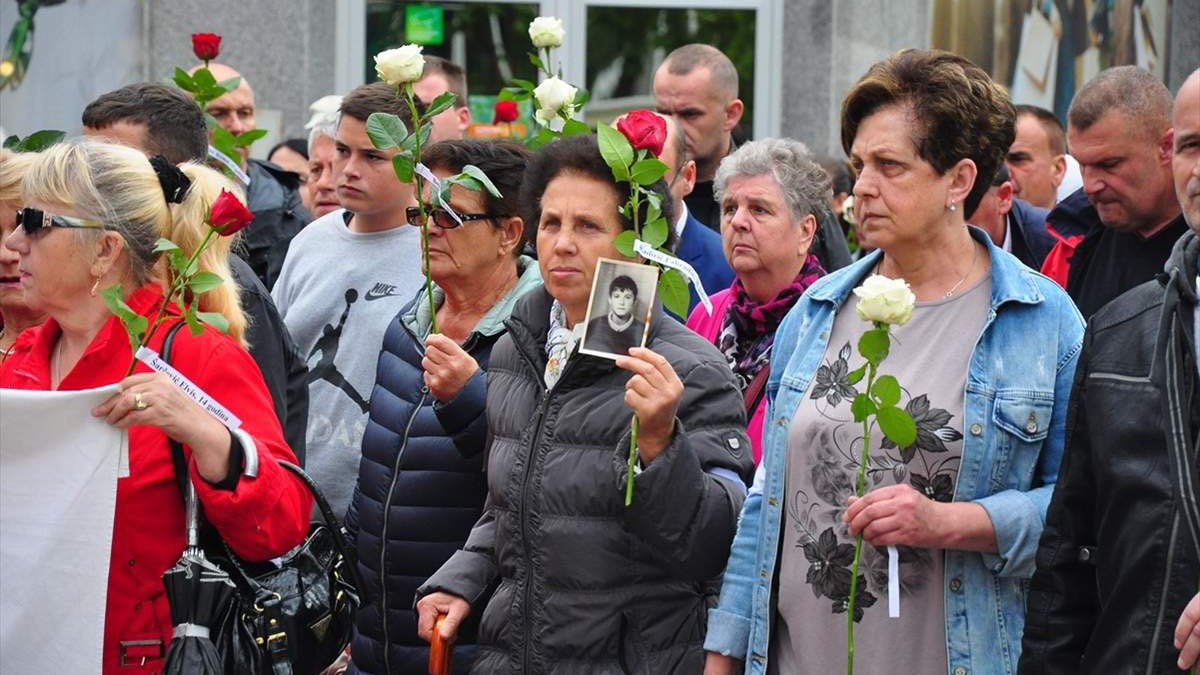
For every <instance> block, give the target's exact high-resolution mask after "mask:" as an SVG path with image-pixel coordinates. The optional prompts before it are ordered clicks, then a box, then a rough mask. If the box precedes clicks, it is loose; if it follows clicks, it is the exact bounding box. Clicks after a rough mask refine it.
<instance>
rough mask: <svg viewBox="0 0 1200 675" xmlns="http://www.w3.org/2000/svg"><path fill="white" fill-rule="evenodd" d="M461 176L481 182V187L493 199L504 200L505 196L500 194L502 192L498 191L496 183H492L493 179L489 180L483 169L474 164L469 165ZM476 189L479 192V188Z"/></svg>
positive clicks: (464, 168)
mask: <svg viewBox="0 0 1200 675" xmlns="http://www.w3.org/2000/svg"><path fill="white" fill-rule="evenodd" d="M459 175H460V176H464V175H465V176H469V177H471V178H474V179H475V180H477V181H479V183H480V185H482V186H483V189H485V190H487V191H488V193H489V194H490V195H492V196H493V197H495V198H496V199H503V198H504V196H503V195H501V194H500V191H499V190H497V189H496V185H495V183H493V182H492V179H491V178H488V176H487V174H486V173H484V172H483V169H481V168H479V167H477V166H475V165H473V164H468V165H466V166H464V167H463V170H462V173H461V174H459ZM474 189H475V190H478V189H479V188H474Z"/></svg>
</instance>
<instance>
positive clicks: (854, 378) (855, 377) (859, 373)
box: [846, 363, 867, 384]
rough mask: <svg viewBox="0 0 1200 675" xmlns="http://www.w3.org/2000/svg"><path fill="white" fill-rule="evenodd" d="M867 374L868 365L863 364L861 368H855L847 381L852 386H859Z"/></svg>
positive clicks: (847, 377)
mask: <svg viewBox="0 0 1200 675" xmlns="http://www.w3.org/2000/svg"><path fill="white" fill-rule="evenodd" d="M866 374H867V364H865V363H864V364H863V365H862V367H861V368H855V369H854V370H852V371H850V372H849V374H847V375H846V381H847V382H849V383H850V384H858V383H859V381H860V380H862V379H863V375H866Z"/></svg>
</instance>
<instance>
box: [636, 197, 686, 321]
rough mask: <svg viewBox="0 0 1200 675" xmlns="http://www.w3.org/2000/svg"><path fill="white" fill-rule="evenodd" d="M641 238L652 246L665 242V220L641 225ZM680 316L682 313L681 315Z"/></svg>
mask: <svg viewBox="0 0 1200 675" xmlns="http://www.w3.org/2000/svg"><path fill="white" fill-rule="evenodd" d="M642 239H645V240H646V243H647V244H650V245H651V246H652V247H654V248H658V247H659V246H662V245H663V244H665V243H667V221H666V220H665V219H663V218H659V219H658V220H652V221H650V222H648V223H646V224H645V225H643V226H642ZM681 316H682V315H681Z"/></svg>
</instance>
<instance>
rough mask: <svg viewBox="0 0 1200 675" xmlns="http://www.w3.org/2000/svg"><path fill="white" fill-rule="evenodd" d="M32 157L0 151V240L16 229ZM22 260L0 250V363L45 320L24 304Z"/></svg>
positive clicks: (5, 150)
mask: <svg viewBox="0 0 1200 675" xmlns="http://www.w3.org/2000/svg"><path fill="white" fill-rule="evenodd" d="M31 157H32V155H29V154H24V153H16V152H12V151H10V150H7V149H0V240H2V239H3V238H4V237H7V236H8V235H10V234H12V231H13V230H15V229H16V227H17V210H18V209H20V208H21V205H22V204H23V200H22V198H21V179H22V178H23V176H24V174H25V167H26V166H28V165H29V160H30V159H31ZM19 262H20V258H19V257H18V256H17V254H16V253H15V252H13V251H10V250H8V249H6V248H4V247H3V246H0V363H3V362H4V359H6V358H8V352H9V350H10V349H12V346H13V343H14V342H16V341H17V336H18V335H20V334H21V332H22V331H24V330H25V329H27V328H32V327H33V326H36V325H38V324H39V323H41V322H42V321H45V319H46V317H45V315H43V314H42V313H41V312H39V311H37V310H36V309H34V308H32V307H30V306H29V304H28V303H26V302H25V293H24V292H23V291H22V290H21V271H20V269H19V267H18V263H19Z"/></svg>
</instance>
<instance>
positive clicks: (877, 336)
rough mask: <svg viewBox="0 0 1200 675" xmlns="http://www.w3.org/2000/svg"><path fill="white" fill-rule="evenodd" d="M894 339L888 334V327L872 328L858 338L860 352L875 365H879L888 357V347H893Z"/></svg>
mask: <svg viewBox="0 0 1200 675" xmlns="http://www.w3.org/2000/svg"><path fill="white" fill-rule="evenodd" d="M891 344H892V340H891V338H890V337H889V336H888V332H887V329H886V328H872V329H871V330H869V331H867V332H865V333H863V335H862V337H861V338H859V340H858V353H859V354H862V357H863V358H864V359H866V360H867V361H869V362H870V363H871V364H873V365H874V366H876V367H878V366H879V363H880V362H881V361H883V360H884V359H886V358H887V355H888V349H890V348H891Z"/></svg>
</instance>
